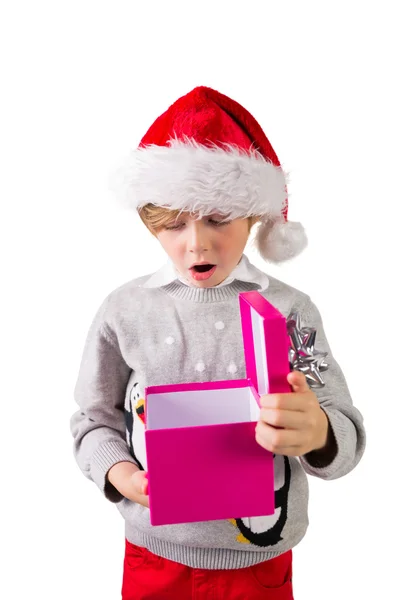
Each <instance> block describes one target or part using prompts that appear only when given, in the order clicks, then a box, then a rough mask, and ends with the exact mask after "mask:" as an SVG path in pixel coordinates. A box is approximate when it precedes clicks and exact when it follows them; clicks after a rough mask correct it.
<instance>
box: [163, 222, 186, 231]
mask: <svg viewBox="0 0 400 600" xmlns="http://www.w3.org/2000/svg"><path fill="white" fill-rule="evenodd" d="M184 226H185V223H175V225H168V226H167V225H165V227H164V229H166V230H167V231H177V230H178V229H182V228H183V227H184Z"/></svg>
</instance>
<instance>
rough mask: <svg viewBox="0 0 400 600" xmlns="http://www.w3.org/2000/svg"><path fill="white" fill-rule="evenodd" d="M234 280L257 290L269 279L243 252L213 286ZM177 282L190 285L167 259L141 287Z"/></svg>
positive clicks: (227, 283) (262, 289)
mask: <svg viewBox="0 0 400 600" xmlns="http://www.w3.org/2000/svg"><path fill="white" fill-rule="evenodd" d="M234 281H242V282H245V283H251V284H255V285H256V286H257V287H259V291H264V290H266V289H267V287H268V284H269V280H268V276H267V275H266V274H265V273H263V272H262V271H260V269H258V268H257V267H255V266H254V265H253V264H252V263H251V262H250V261H249V259H248V258H247V256H246V255H245V254H243V255H242V258H241V259H240V261H239V263H238V264H237V266H236V267H235V268H234V269H233V271H232V273H231V274H230V275H229V277H227V278H226V279H225V280H224V281H222V282H221V283H220V284H218V285H216V286H214V288H221V287H225V286H227V285H230V284H231V283H233V282H234ZM174 282H179V283H181V284H184V285H186V286H188V287H195V286H191V285H190V284H189V283H188V282H187V281H186V280H185V279H184V278H183V277H182V275H181V274H180V273H179V272H178V271H177V269H176V268H175V265H174V263H173V262H172V261H171V260H170V259H168V261H167V263H166V264H165V265H164V266H163V267H161V269H159V270H158V271H156V272H155V273H153V274H152V275H150V276H149V278H148V279H147V280H146V281H144V282H143V283H142V285H141V287H144V288H160V287H164V286H168V285H170V284H171V283H174Z"/></svg>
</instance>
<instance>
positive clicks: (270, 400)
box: [260, 392, 306, 412]
mask: <svg viewBox="0 0 400 600" xmlns="http://www.w3.org/2000/svg"><path fill="white" fill-rule="evenodd" d="M260 406H261V408H270V409H279V410H294V411H299V412H302V411H304V410H306V408H305V397H304V396H302V395H301V396H298V395H296V394H294V393H293V392H290V393H289V394H266V395H265V396H260Z"/></svg>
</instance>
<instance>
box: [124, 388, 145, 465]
mask: <svg viewBox="0 0 400 600" xmlns="http://www.w3.org/2000/svg"><path fill="white" fill-rule="evenodd" d="M138 385H139V384H138V383H137V382H135V383H134V384H133V386H132V388H131V391H130V393H129V396H128V399H127V403H126V404H125V409H124V414H125V425H126V441H127V444H128V446H129V450H130V453H131V455H132V458H133V459H134V460H135V461H136V463H137V465H138V467H139V468H140V469H141V470H142V471H144V468H143V466H142V464H141V462H140V460H139V459H138V457H137V455H136V454H135V450H134V447H133V442H132V436H133V423H134V420H135V418H136V417H138V418H139V419H140V420H141V421H142V422H143V423H144V400H143V399H142V398H141V396H140V392H139V391H138Z"/></svg>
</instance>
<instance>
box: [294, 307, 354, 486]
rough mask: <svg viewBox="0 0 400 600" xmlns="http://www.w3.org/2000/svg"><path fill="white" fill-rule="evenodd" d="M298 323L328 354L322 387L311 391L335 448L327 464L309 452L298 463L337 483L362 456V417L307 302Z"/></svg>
mask: <svg viewBox="0 0 400 600" xmlns="http://www.w3.org/2000/svg"><path fill="white" fill-rule="evenodd" d="M301 321H302V327H313V328H315V329H316V330H317V336H316V341H315V347H316V350H318V351H321V352H327V353H328V356H327V358H326V361H327V363H328V370H327V371H325V372H323V373H322V378H323V380H324V382H325V387H322V388H313V391H314V392H315V393H316V395H317V397H318V400H319V403H320V406H321V408H322V409H323V410H324V411H325V413H326V415H327V417H328V421H329V426H330V434H331V435H333V444H334V446H336V448H335V451H334V452H333V454H332V456H331V457H329V459H328V461H324V462H320V461H319V460H318V453H316V452H311V453H310V454H306V455H305V456H301V457H300V462H301V464H302V466H303V468H304V470H305V471H306V472H307V473H308V474H309V475H314V476H316V477H320V478H321V479H328V480H329V479H337V478H339V477H342V476H343V475H346V474H347V473H349V472H350V471H351V470H352V469H354V467H355V466H356V465H357V464H358V462H359V461H360V459H361V457H362V455H363V453H364V450H365V443H366V436H365V429H364V425H363V417H362V415H361V413H360V412H359V410H357V408H355V406H354V405H353V401H352V399H351V396H350V393H349V389H348V387H347V383H346V380H345V378H344V376H343V373H342V370H341V368H340V367H339V365H338V363H337V362H336V360H335V358H334V357H333V356H332V353H331V349H330V347H329V344H328V341H327V339H326V335H325V332H324V328H323V324H322V319H321V315H320V313H319V311H318V309H317V307H316V306H315V305H314V304H313V303H312V302H311V300H310V299H309V298H308V302H307V304H306V306H305V308H304V311H303V313H302V314H301ZM327 463H328V464H327Z"/></svg>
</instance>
